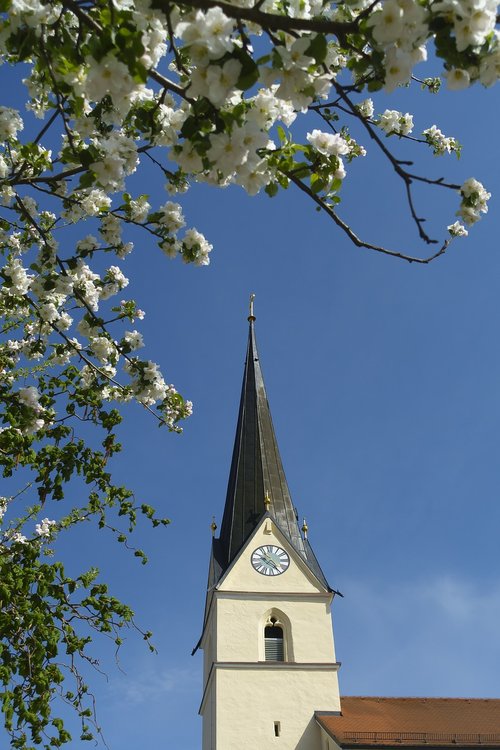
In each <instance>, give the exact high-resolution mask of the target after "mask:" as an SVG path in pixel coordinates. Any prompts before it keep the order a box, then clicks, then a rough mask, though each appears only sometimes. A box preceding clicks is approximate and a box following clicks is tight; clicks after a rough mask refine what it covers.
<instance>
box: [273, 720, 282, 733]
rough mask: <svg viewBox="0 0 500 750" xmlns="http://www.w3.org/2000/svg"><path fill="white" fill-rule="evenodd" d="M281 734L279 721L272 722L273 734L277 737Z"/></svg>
mask: <svg viewBox="0 0 500 750" xmlns="http://www.w3.org/2000/svg"><path fill="white" fill-rule="evenodd" d="M280 734H281V722H279V721H275V722H274V736H275V737H279V736H280Z"/></svg>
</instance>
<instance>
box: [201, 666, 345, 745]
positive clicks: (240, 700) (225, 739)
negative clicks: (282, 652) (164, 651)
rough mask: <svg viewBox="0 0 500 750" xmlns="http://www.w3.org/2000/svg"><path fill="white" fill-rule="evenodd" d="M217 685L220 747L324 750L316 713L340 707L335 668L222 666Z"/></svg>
mask: <svg viewBox="0 0 500 750" xmlns="http://www.w3.org/2000/svg"><path fill="white" fill-rule="evenodd" d="M216 684H217V720H216V727H217V728H216V732H217V743H216V745H215V747H216V750H236V748H243V749H244V750H250V748H259V750H320V748H321V735H320V729H319V727H318V725H317V723H316V721H315V719H314V711H316V710H318V709H323V710H330V711H335V710H339V709H340V701H339V698H338V687H337V675H336V673H335V672H325V671H319V670H314V669H311V670H307V671H305V670H293V669H286V670H283V671H281V670H276V671H274V670H268V669H261V670H259V669H254V670H250V669H245V670H234V669H224V668H222V667H219V668H218V669H217V674H216ZM328 696H330V700H328ZM326 703H327V704H328V705H325V704H326ZM275 721H278V722H280V725H281V734H280V736H279V737H276V736H275V734H274V722H275ZM209 750H211V748H210V749H209Z"/></svg>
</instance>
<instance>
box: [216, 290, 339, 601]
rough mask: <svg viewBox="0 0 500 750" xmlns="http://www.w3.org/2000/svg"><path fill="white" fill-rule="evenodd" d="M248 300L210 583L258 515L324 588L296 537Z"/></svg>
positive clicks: (306, 546)
mask: <svg viewBox="0 0 500 750" xmlns="http://www.w3.org/2000/svg"><path fill="white" fill-rule="evenodd" d="M253 297H254V295H252V297H251V298H250V315H249V316H248V322H249V331H248V343H247V353H246V360H245V369H244V372H243V384H242V388H241V399H240V408H239V413H238V423H237V427H236V437H235V440H234V448H233V457H232V461H231V470H230V473H229V482H228V487H227V494H226V502H225V506H224V515H223V518H222V524H221V530H220V536H219V538H218V539H214V547H213V555H214V562H215V567H214V568H213V569H212V572H213V574H214V577H213V578H212V580H211V581H210V583H211V584H212V585H213V584H214V583H215V582H216V580H217V579H218V578H219V577H220V576H221V575H222V574H223V573H224V571H225V570H226V569H227V568H228V567H229V565H230V564H231V562H232V561H233V560H234V558H235V557H236V555H237V554H238V552H239V551H240V549H241V548H242V546H243V545H244V543H245V541H246V539H247V538H248V537H249V535H250V534H251V533H252V532H253V530H254V529H255V528H256V526H257V524H258V523H259V521H260V519H261V518H262V516H263V514H264V513H269V514H270V515H271V516H272V517H273V519H274V520H275V522H276V525H277V526H278V527H279V529H280V531H281V532H282V533H283V534H285V536H286V537H287V539H288V540H289V541H290V543H291V544H292V545H293V547H294V548H295V550H296V551H297V552H298V553H299V554H300V556H301V557H302V558H303V559H304V561H305V562H306V563H307V565H308V566H309V568H310V569H311V571H312V572H313V573H314V575H315V576H316V577H317V578H318V579H319V580H320V581H321V582H322V583H323V584H324V585H325V586H326V587H327V588H328V589H330V587H329V586H328V583H327V581H326V579H325V576H324V574H323V572H322V570H321V568H320V566H319V564H318V561H317V559H316V557H315V555H314V552H313V550H312V548H311V545H310V543H309V541H308V539H307V534H304V535H302V534H301V532H300V527H299V521H298V516H297V511H296V509H295V507H294V505H293V503H292V499H291V496H290V490H289V489H288V483H287V480H286V476H285V472H284V469H283V464H282V461H281V456H280V452H279V449H278V443H277V440H276V435H275V432H274V427H273V421H272V418H271V411H270V409H269V402H268V400H267V394H266V388H265V385H264V379H263V377H262V370H261V366H260V358H259V354H258V351H257V343H256V339H255V316H254V313H253ZM330 590H331V589H330Z"/></svg>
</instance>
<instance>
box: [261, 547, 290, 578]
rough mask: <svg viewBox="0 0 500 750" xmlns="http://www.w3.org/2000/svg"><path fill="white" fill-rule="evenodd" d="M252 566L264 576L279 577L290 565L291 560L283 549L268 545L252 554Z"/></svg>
mask: <svg viewBox="0 0 500 750" xmlns="http://www.w3.org/2000/svg"><path fill="white" fill-rule="evenodd" d="M252 565H253V567H254V568H255V570H256V571H257V573H261V574H262V575H263V576H279V575H280V574H281V573H284V572H285V570H286V569H287V568H288V566H289V565H290V558H289V557H288V555H287V553H286V552H285V550H284V549H281V547H276V545H274V544H266V545H265V546H264V547H257V549H256V550H255V551H254V552H252Z"/></svg>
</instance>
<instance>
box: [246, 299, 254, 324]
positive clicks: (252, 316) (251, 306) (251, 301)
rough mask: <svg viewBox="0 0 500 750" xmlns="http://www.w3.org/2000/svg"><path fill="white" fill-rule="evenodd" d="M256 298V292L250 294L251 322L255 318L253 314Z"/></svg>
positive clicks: (249, 317)
mask: <svg viewBox="0 0 500 750" xmlns="http://www.w3.org/2000/svg"><path fill="white" fill-rule="evenodd" d="M254 299H255V294H253V293H252V294H251V295H250V315H249V316H248V321H249V323H253V321H254V320H255V315H254V314H253V301H254Z"/></svg>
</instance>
